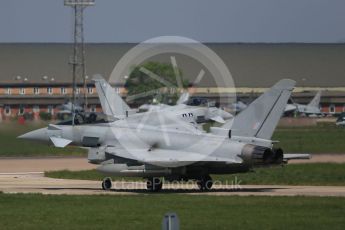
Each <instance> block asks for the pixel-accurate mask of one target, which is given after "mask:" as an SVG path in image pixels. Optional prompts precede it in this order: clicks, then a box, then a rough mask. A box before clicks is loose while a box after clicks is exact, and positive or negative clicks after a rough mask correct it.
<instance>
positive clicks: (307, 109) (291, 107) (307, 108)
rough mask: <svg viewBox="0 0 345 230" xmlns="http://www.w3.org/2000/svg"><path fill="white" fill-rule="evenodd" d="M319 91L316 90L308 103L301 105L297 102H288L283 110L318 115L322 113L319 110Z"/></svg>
mask: <svg viewBox="0 0 345 230" xmlns="http://www.w3.org/2000/svg"><path fill="white" fill-rule="evenodd" d="M320 99H321V91H318V92H317V93H316V95H315V96H314V98H313V99H312V100H311V101H310V103H309V104H308V105H301V104H297V103H293V104H288V105H286V107H285V112H289V111H296V112H298V113H300V114H305V115H307V116H320V115H323V113H322V112H321V110H320Z"/></svg>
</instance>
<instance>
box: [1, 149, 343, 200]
mask: <svg viewBox="0 0 345 230" xmlns="http://www.w3.org/2000/svg"><path fill="white" fill-rule="evenodd" d="M332 156H333V155H329V154H327V155H314V157H313V163H316V162H338V163H340V162H345V155H336V157H334V158H333V157H332ZM305 162H307V161H305ZM296 163H300V161H297V162H296ZM92 168H95V166H94V165H91V164H88V163H87V160H86V159H85V158H18V159H16V158H6V159H4V158H2V159H0V191H1V192H3V193H41V194H70V195H123V194H127V195H136V194H149V193H150V192H148V191H146V184H145V183H144V182H124V181H116V182H113V189H112V190H110V191H103V190H102V189H101V181H87V180H67V179H53V178H47V177H44V171H52V170H63V169H67V170H86V169H92ZM160 193H163V194H165V193H177V194H190V195H215V196H217V195H218V196H228V195H230V196H231V195H239V196H249V195H255V196H341V197H345V186H285V185H284V186H280V185H279V186H278V185H237V186H234V185H232V184H229V185H219V184H215V185H214V187H213V189H212V190H211V191H209V192H200V191H199V190H198V189H197V186H196V184H194V183H187V184H180V183H179V184H167V183H166V184H164V186H163V190H162V191H161V192H160Z"/></svg>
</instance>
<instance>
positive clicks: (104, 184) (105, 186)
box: [102, 177, 113, 190]
mask: <svg viewBox="0 0 345 230" xmlns="http://www.w3.org/2000/svg"><path fill="white" fill-rule="evenodd" d="M112 186H113V183H112V182H111V178H110V177H106V178H104V179H103V182H102V189H103V190H110V189H111V188H112Z"/></svg>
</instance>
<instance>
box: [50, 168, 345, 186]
mask: <svg viewBox="0 0 345 230" xmlns="http://www.w3.org/2000/svg"><path fill="white" fill-rule="evenodd" d="M45 175H46V176H48V177H53V178H64V179H81V180H99V181H100V180H102V179H103V178H104V176H103V175H102V174H100V173H98V172H97V171H96V170H86V171H79V172H71V171H53V172H46V173H45ZM212 178H213V180H215V181H216V180H217V181H221V182H222V183H228V184H231V182H232V181H235V178H236V180H237V181H241V183H240V184H243V185H244V184H266V185H269V184H275V185H336V186H340V185H342V186H345V164H331V163H317V164H294V165H286V166H284V167H275V168H260V169H257V170H256V171H255V172H249V173H244V174H233V175H212ZM113 180H129V181H133V180H135V181H137V180H142V179H141V178H130V177H127V178H121V177H114V178H113Z"/></svg>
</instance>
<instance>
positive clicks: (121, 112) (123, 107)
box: [92, 75, 130, 117]
mask: <svg viewBox="0 0 345 230" xmlns="http://www.w3.org/2000/svg"><path fill="white" fill-rule="evenodd" d="M92 80H93V81H94V82H95V86H96V89H97V93H98V96H99V100H100V102H101V105H102V110H103V113H105V114H106V115H108V116H115V117H125V116H126V115H127V114H128V111H129V110H130V108H129V106H128V105H127V104H126V102H125V101H124V100H123V99H122V98H121V97H120V95H118V94H117V93H116V92H115V90H114V89H113V88H112V87H111V86H110V84H109V83H108V82H107V81H106V80H104V78H103V77H102V76H101V75H95V76H94V77H93V79H92Z"/></svg>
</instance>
